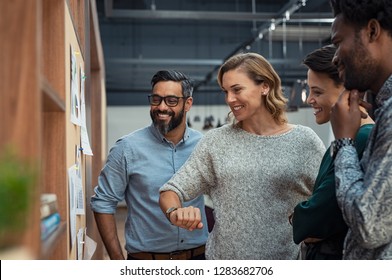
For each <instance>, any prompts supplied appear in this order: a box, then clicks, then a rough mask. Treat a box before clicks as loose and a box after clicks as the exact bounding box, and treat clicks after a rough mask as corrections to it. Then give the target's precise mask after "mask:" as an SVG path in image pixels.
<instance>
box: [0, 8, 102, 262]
mask: <svg viewBox="0 0 392 280" xmlns="http://www.w3.org/2000/svg"><path fill="white" fill-rule="evenodd" d="M0 40H1V42H2V44H0V51H1V53H0V58H1V59H0V60H1V62H2V63H1V66H0V118H1V120H0V122H1V125H0V152H1V150H2V149H3V148H4V147H6V146H8V145H9V144H11V145H12V146H14V147H15V148H16V150H17V151H18V154H19V155H20V156H21V157H22V158H23V159H24V160H25V161H26V162H31V163H32V164H36V165H38V166H39V180H38V182H37V184H36V185H35V186H34V191H33V197H32V201H31V202H32V203H31V211H30V212H29V214H28V219H27V220H28V221H29V224H28V226H27V229H26V231H25V232H24V236H25V237H24V238H23V240H21V242H20V244H19V245H20V246H21V247H22V248H23V249H24V250H22V251H24V252H28V254H26V255H25V256H23V255H22V256H21V258H25V257H27V256H28V258H34V259H77V256H78V255H77V249H76V248H77V246H76V244H75V243H72V242H71V240H73V238H71V230H70V203H69V201H70V197H69V196H70V195H69V191H68V179H69V178H68V173H67V170H68V168H70V167H71V166H73V165H74V164H75V163H76V161H77V160H76V158H75V157H76V153H75V150H77V149H78V148H79V147H80V146H81V127H80V126H78V125H75V124H73V123H72V122H71V120H70V119H71V109H72V108H71V100H70V98H71V97H70V96H71V47H72V49H73V50H74V52H75V54H77V55H75V57H76V65H77V68H78V71H79V67H81V68H82V69H83V71H84V73H85V79H84V93H85V104H86V125H87V131H88V136H89V140H90V145H91V148H92V151H93V153H94V155H93V156H88V155H84V154H83V153H81V156H80V158H79V159H78V162H79V164H80V165H79V167H80V172H81V177H82V185H83V189H84V199H85V201H84V202H85V203H84V204H85V210H86V211H85V212H86V214H85V215H77V216H76V230H78V229H79V228H87V232H86V233H87V235H88V236H89V237H91V238H92V239H93V240H94V241H96V242H97V243H98V246H97V250H96V253H95V254H94V256H93V257H94V258H96V259H101V258H102V256H103V247H102V242H101V241H100V237H99V234H98V231H97V228H96V226H95V222H94V218H93V214H92V213H91V211H89V207H88V200H89V197H90V196H91V194H92V189H93V187H94V186H95V185H96V183H97V182H96V180H97V177H98V174H99V171H100V169H101V167H102V165H103V162H104V159H105V156H106V151H105V147H106V143H105V141H106V140H105V139H106V136H105V135H106V109H105V107H106V99H105V83H104V74H105V73H104V63H103V54H102V46H101V42H100V35H99V28H98V19H97V15H96V3H95V0H29V1H24V0H14V1H1V2H0ZM41 193H55V194H56V195H57V198H58V210H59V214H60V216H61V224H60V226H59V228H58V229H57V230H56V231H55V232H54V233H53V234H52V235H51V236H50V238H48V239H46V240H44V241H41V239H40V215H39V204H40V203H39V197H40V194H41ZM0 255H1V256H2V257H3V258H7V255H6V256H5V257H4V256H3V255H2V254H1V252H0ZM13 258H14V256H13Z"/></svg>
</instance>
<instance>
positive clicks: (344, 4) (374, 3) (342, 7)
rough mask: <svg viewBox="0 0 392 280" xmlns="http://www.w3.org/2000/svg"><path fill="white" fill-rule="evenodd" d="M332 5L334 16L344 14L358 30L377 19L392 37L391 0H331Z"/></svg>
mask: <svg viewBox="0 0 392 280" xmlns="http://www.w3.org/2000/svg"><path fill="white" fill-rule="evenodd" d="M330 5H331V8H332V11H333V14H334V17H336V16H337V15H339V14H342V15H343V17H344V19H345V20H346V21H348V22H350V23H352V24H353V25H354V26H355V27H356V29H357V30H359V29H361V28H362V27H364V26H365V25H366V24H367V23H368V22H369V20H371V19H376V20H377V21H378V22H379V23H380V25H381V27H382V28H383V29H385V30H388V34H389V36H391V37H392V1H391V0H330Z"/></svg>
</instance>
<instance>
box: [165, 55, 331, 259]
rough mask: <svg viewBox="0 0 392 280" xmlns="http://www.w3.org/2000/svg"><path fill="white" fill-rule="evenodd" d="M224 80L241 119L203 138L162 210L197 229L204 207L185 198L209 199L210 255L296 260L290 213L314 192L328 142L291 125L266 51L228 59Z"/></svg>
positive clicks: (175, 178) (167, 187)
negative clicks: (211, 213) (212, 222)
mask: <svg viewBox="0 0 392 280" xmlns="http://www.w3.org/2000/svg"><path fill="white" fill-rule="evenodd" d="M218 83H219V85H220V86H221V88H222V90H223V92H224V94H225V100H226V103H227V105H228V106H229V107H230V110H231V112H232V113H233V115H234V117H235V122H234V123H233V124H227V125H224V126H222V127H220V128H216V129H213V130H211V131H209V132H208V133H207V134H206V135H205V136H204V137H203V138H202V140H200V142H199V144H198V145H197V147H196V148H195V150H194V152H193V153H192V154H191V156H190V158H189V160H188V161H187V162H186V163H185V165H184V166H183V167H182V168H181V169H180V170H179V171H178V173H177V174H176V175H174V176H173V177H172V178H171V180H169V181H168V182H167V183H166V184H165V185H164V186H163V187H162V188H161V189H160V191H161V194H160V206H161V209H162V211H163V212H164V213H165V214H166V217H167V218H168V219H169V220H170V222H171V223H172V224H173V225H175V226H179V227H181V228H186V229H188V230H191V231H193V230H199V229H201V228H203V227H204V226H206V225H204V224H203V223H201V220H202V217H201V214H200V213H201V211H200V209H198V208H194V207H183V206H182V203H183V202H184V201H188V200H190V199H192V198H193V197H196V196H197V195H199V194H202V193H205V194H208V195H209V196H210V197H211V199H212V202H213V205H214V215H215V225H214V228H213V230H212V232H211V233H210V235H209V237H208V240H207V244H206V258H207V259H294V258H295V257H296V256H297V254H298V246H297V245H296V244H294V242H293V241H292V232H291V228H290V226H289V224H288V220H287V217H288V215H289V214H290V212H291V211H292V209H293V207H294V206H295V205H296V203H297V202H298V201H301V200H303V199H305V198H307V197H308V196H309V195H310V194H311V192H312V187H313V184H314V181H315V178H316V174H317V168H318V166H319V164H320V161H321V158H322V155H323V153H324V151H325V147H324V145H323V143H322V141H321V140H320V139H319V137H318V136H317V135H316V133H315V132H314V131H313V130H311V129H310V128H308V127H304V126H301V125H294V124H289V123H288V121H287V118H286V113H285V107H286V99H285V98H284V96H283V93H282V88H281V82H280V78H279V76H278V75H277V73H276V72H275V70H274V69H273V67H272V66H271V64H270V63H269V62H268V61H267V60H266V59H265V58H264V57H262V56H261V55H259V54H256V53H243V54H237V55H235V56H233V57H231V58H229V59H228V60H227V61H226V62H225V63H224V64H223V65H222V66H221V68H220V70H219V73H218Z"/></svg>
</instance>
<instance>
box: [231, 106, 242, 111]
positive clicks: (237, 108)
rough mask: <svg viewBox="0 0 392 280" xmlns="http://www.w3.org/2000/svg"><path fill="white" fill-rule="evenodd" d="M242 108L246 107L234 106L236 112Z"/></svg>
mask: <svg viewBox="0 0 392 280" xmlns="http://www.w3.org/2000/svg"><path fill="white" fill-rule="evenodd" d="M242 107H244V106H242V105H240V106H234V107H233V109H234V111H238V110H239V109H241V108H242Z"/></svg>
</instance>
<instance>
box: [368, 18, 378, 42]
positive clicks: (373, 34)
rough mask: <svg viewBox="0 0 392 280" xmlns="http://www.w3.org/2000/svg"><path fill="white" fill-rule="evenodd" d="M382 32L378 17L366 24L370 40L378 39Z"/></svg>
mask: <svg viewBox="0 0 392 280" xmlns="http://www.w3.org/2000/svg"><path fill="white" fill-rule="evenodd" d="M380 34H381V25H380V22H379V21H378V20H376V19H371V20H369V22H368V24H367V26H366V35H367V36H368V38H369V42H370V43H371V42H374V41H376V40H377V39H378V38H379V37H380Z"/></svg>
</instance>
